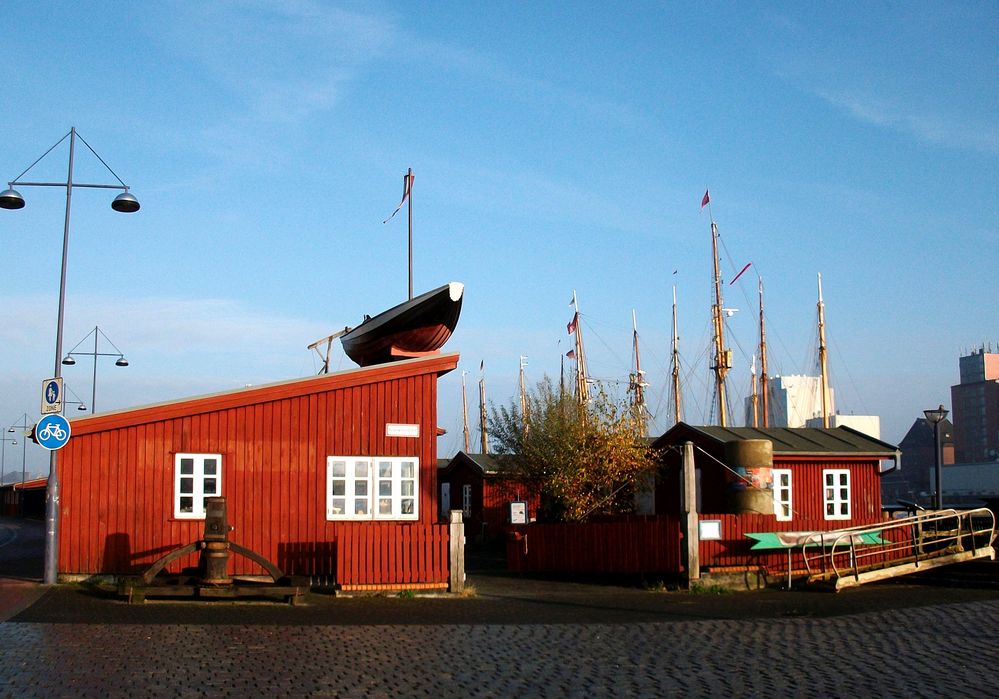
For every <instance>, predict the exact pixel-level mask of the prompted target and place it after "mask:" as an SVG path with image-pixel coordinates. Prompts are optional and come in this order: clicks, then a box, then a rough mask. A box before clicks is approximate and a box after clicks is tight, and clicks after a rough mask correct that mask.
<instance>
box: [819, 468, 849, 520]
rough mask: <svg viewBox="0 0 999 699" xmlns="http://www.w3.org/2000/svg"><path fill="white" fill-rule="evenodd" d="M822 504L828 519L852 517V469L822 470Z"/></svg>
mask: <svg viewBox="0 0 999 699" xmlns="http://www.w3.org/2000/svg"><path fill="white" fill-rule="evenodd" d="M822 504H823V506H824V508H825V518H826V519H850V471H848V470H847V469H839V468H835V469H825V470H823V471H822Z"/></svg>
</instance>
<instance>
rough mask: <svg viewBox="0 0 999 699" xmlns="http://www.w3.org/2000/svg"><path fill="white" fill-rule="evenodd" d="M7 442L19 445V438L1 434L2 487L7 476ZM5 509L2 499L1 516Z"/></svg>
mask: <svg viewBox="0 0 999 699" xmlns="http://www.w3.org/2000/svg"><path fill="white" fill-rule="evenodd" d="M7 442H10V445H11V446H12V447H16V446H17V440H16V439H14V438H13V437H8V436H7V435H6V434H3V435H0V488H2V487H3V482H4V479H6V477H7ZM4 511H5V508H4V502H3V500H0V516H2V515H3V513H4Z"/></svg>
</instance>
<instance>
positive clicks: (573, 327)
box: [565, 313, 579, 335]
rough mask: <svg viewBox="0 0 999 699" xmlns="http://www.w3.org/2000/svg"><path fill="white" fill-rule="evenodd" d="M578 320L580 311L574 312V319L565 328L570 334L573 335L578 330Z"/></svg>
mask: <svg viewBox="0 0 999 699" xmlns="http://www.w3.org/2000/svg"><path fill="white" fill-rule="evenodd" d="M578 320H579V314H578V313H574V314H573V316H572V320H570V321H569V324H568V325H566V326H565V329H566V330H568V331H569V334H570V335H572V334H573V333H574V332H576V322H577V321H578Z"/></svg>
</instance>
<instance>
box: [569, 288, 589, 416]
mask: <svg viewBox="0 0 999 699" xmlns="http://www.w3.org/2000/svg"><path fill="white" fill-rule="evenodd" d="M572 308H573V311H574V314H573V316H572V323H570V324H569V327H570V328H572V333H573V335H574V336H575V338H576V348H575V355H576V399H577V400H578V401H579V403H580V405H586V404H587V403H589V402H590V385H589V382H588V381H587V379H586V356H585V355H584V354H583V328H582V325H581V323H580V322H579V303H578V302H577V301H576V290H575V289H573V290H572Z"/></svg>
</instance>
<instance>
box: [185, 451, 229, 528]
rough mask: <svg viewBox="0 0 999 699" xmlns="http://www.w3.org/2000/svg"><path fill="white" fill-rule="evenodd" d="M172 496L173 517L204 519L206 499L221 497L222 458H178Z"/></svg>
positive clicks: (191, 456)
mask: <svg viewBox="0 0 999 699" xmlns="http://www.w3.org/2000/svg"><path fill="white" fill-rule="evenodd" d="M173 493H174V495H173V516H174V517H176V518H177V519H204V518H205V498H213V497H217V496H219V495H221V494H222V456H221V454H177V455H176V457H175V460H174V482H173Z"/></svg>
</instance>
